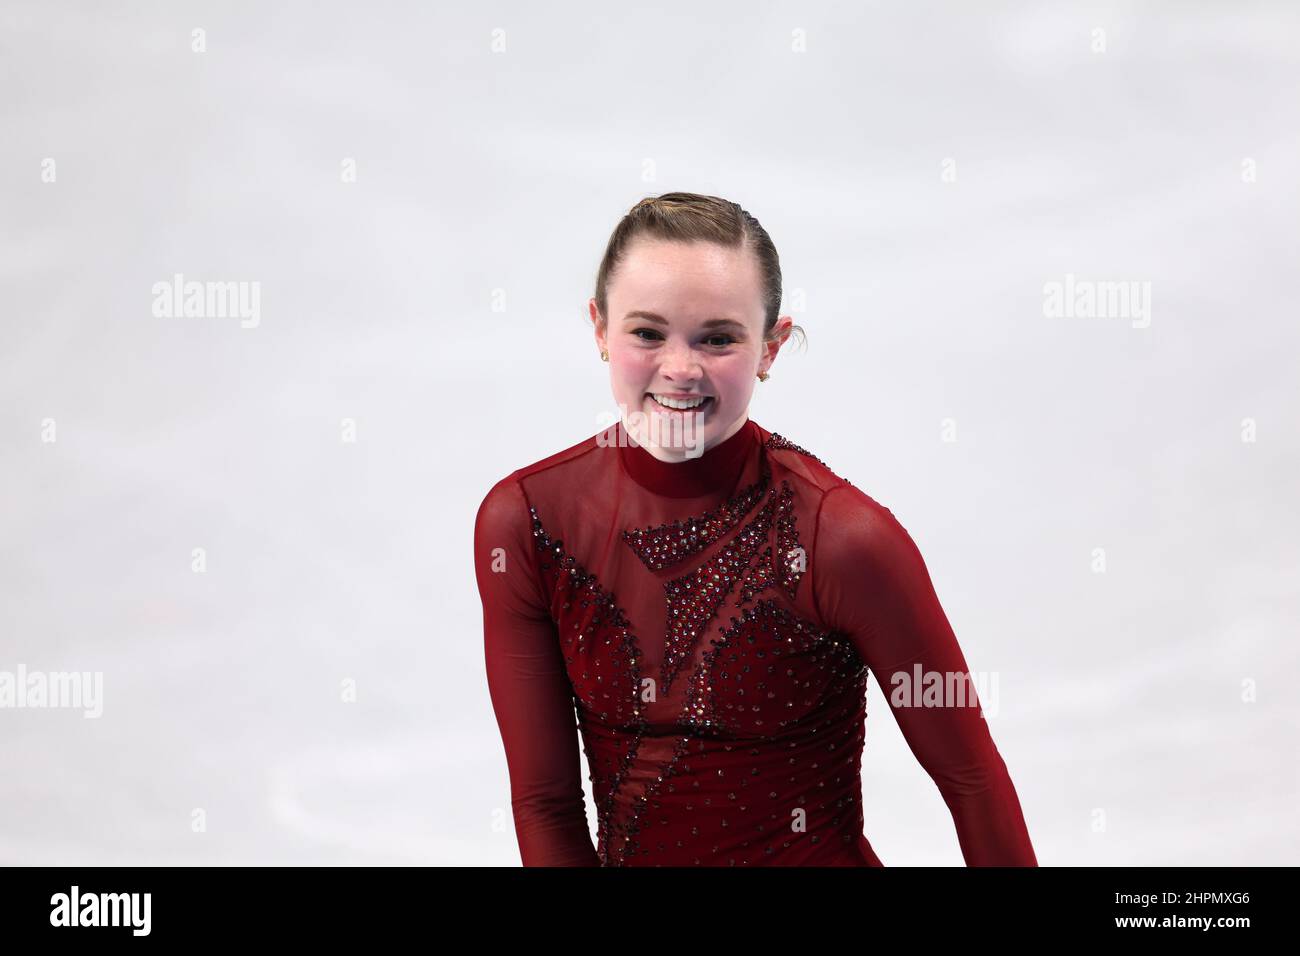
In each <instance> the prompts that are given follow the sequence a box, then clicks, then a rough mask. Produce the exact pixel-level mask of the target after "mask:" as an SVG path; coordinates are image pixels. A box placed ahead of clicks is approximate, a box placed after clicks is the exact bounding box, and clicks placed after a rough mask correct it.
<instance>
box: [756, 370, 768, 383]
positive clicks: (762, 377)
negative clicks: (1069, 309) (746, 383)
mask: <svg viewBox="0 0 1300 956" xmlns="http://www.w3.org/2000/svg"><path fill="white" fill-rule="evenodd" d="M768 378H770V376H769V375H768V374H767V373H766V372H759V373H758V380H759V381H760V382H766V381H767V380H768Z"/></svg>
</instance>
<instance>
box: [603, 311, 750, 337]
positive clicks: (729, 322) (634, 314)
mask: <svg viewBox="0 0 1300 956" xmlns="http://www.w3.org/2000/svg"><path fill="white" fill-rule="evenodd" d="M632 319H644V320H646V321H647V322H658V323H659V324H660V325H667V324H668V320H667V319H665V318H664V317H663V316H662V315H656V314H655V313H654V312H644V311H642V310H640V309H633V310H632V311H631V312H629V313H628V314H627V315H625V316H623V321H624V322H628V321H631V320H632ZM703 324H704V327H705V328H706V329H714V328H736V329H739V330H740V331H741V332H744V331H746V329H745V326H744V324H743V323H741V322H737V321H736V320H735V319H706V320H705V321H704V323H703Z"/></svg>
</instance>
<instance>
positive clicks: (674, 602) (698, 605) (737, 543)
mask: <svg viewBox="0 0 1300 956" xmlns="http://www.w3.org/2000/svg"><path fill="white" fill-rule="evenodd" d="M786 490H787V492H788V490H789V488H788V486H787V489H786ZM769 494H770V496H771V497H772V498H773V500H772V501H769V502H768V504H767V505H766V506H764V508H763V510H762V511H760V512H759V513H758V515H757V516H756V517H755V518H754V520H753V521H751V522H750V523H749V524H748V525H747V526H746V527H745V529H744V530H743V531H741V532H740V533H739V534H738V535H736V536H735V538H733V539H732V540H731V541H729V542H728V543H727V546H726V547H725V548H723V549H722V551H721V552H719V553H718V554H717V555H716V556H715V557H714V558H712V559H711V560H709V561H706V562H705V563H704V564H703V565H701V566H700V567H699V568H698V569H697V570H695V571H693V572H691V573H690V574H688V575H686V576H685V577H681V578H677V579H675V580H673V581H669V582H668V583H667V584H665V585H664V590H665V591H666V592H667V596H668V624H667V627H666V629H665V633H664V645H665V650H664V658H663V667H662V672H661V674H660V678H659V679H660V681H661V682H662V685H663V689H664V691H665V693H666V692H667V691H668V690H669V689H670V688H671V687H672V682H673V678H674V677H675V676H676V675H677V672H678V670H679V669H680V668H681V665H682V663H683V662H684V661H685V660H686V659H687V658H688V657H690V656H691V655H692V654H693V653H694V651H695V643H696V641H697V640H698V639H699V636H700V634H701V633H703V631H704V629H705V628H706V627H707V626H708V624H709V622H710V621H711V620H713V616H714V615H715V614H716V613H717V611H718V608H719V607H720V606H721V605H722V602H723V601H724V600H725V599H726V596H727V594H728V593H730V591H731V586H732V584H734V583H735V580H736V578H737V577H739V576H741V575H742V574H744V573H745V571H746V569H748V568H749V567H750V565H751V563H752V562H753V558H754V555H755V554H756V553H757V551H758V548H759V547H760V546H761V545H762V544H763V543H764V542H766V541H767V539H768V536H769V534H770V532H771V528H772V517H773V514H774V513H775V510H776V504H777V502H776V500H775V496H776V492H775V490H773V491H771V492H770V493H769Z"/></svg>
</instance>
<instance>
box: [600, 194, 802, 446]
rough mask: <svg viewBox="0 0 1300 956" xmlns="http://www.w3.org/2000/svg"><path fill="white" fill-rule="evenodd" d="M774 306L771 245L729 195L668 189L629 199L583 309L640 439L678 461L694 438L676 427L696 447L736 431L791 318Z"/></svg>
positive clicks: (777, 295) (776, 268) (776, 278)
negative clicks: (664, 422)
mask: <svg viewBox="0 0 1300 956" xmlns="http://www.w3.org/2000/svg"><path fill="white" fill-rule="evenodd" d="M780 307H781V262H780V258H779V257H778V255H777V252H776V247H775V246H774V245H773V243H772V240H771V238H770V237H769V236H768V234H767V231H766V230H764V229H763V227H762V225H760V224H759V222H758V220H756V219H754V217H752V216H750V215H749V213H747V212H745V211H744V210H743V209H741V208H740V207H739V206H737V205H736V204H735V203H731V202H727V201H726V200H724V199H718V198H716V197H713V196H697V195H693V194H691V193H667V194H665V195H663V196H659V197H657V198H653V199H644V200H642V201H641V202H639V203H637V204H636V205H635V206H634V207H632V210H631V211H630V212H629V213H628V215H627V216H626V217H625V218H624V219H623V221H622V222H621V223H619V225H618V227H617V228H616V229H615V230H614V233H613V235H612V236H611V237H610V240H609V244H608V246H607V247H606V249H605V256H604V259H603V260H602V261H601V264H600V269H599V271H598V273H597V276H596V294H595V296H593V297H592V299H591V301H590V302H589V303H588V309H589V311H590V314H591V321H592V324H593V325H594V327H595V335H596V343H597V345H598V347H599V348H600V350H601V357H602V358H605V359H606V360H607V361H609V363H610V365H611V368H610V379H611V385H612V387H613V392H614V399H615V401H616V402H617V403H618V406H619V409H620V414H621V416H622V419H623V424H624V426H625V427H626V428H627V429H628V431H629V432H630V433H631V434H632V435H633V436H634V437H635V438H636V439H637V441H638V443H639V444H641V445H642V447H644V448H646V449H648V450H649V451H650V453H651V454H653V455H654V456H655V457H657V458H660V459H662V460H664V461H680V460H682V458H684V457H689V453H690V452H691V451H693V450H697V449H693V448H685V447H682V445H683V443H682V442H681V441H678V440H677V436H679V435H683V434H690V435H692V436H696V435H698V441H699V442H700V443H702V446H703V447H708V446H710V445H716V444H718V443H719V442H722V441H725V440H726V439H727V438H729V437H731V436H732V435H734V434H735V433H736V432H737V431H738V430H739V429H740V427H741V426H742V425H743V424H744V423H745V420H746V419H747V418H748V408H749V400H750V396H751V395H752V394H753V390H754V381H755V377H756V376H757V378H758V379H759V380H765V379H766V378H767V376H768V369H769V368H771V366H772V363H773V362H774V361H775V360H776V356H777V352H778V351H779V350H780V348H781V346H782V345H783V344H784V343H785V341H786V339H787V338H788V336H789V335H790V333H791V331H793V330H794V329H797V328H798V327H797V326H794V325H793V324H792V321H791V319H790V317H789V316H778V313H779V310H780ZM611 319H612V323H611ZM798 331H799V332H800V333H801V334H802V332H803V330H802V329H798ZM655 417H668V418H670V419H679V418H692V419H694V421H693V422H691V425H693V426H694V427H690V428H686V429H683V428H681V427H678V426H677V423H676V422H669V423H668V425H669V427H667V428H665V429H661V430H660V429H655V428H654V418H655ZM663 434H667V435H669V436H672V438H671V439H670V440H669V441H664V440H663V439H662V438H661V437H660V436H661V435H663Z"/></svg>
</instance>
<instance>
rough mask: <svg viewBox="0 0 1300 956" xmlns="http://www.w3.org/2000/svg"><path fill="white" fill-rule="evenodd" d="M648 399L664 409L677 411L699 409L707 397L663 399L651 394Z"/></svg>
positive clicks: (660, 396)
mask: <svg viewBox="0 0 1300 956" xmlns="http://www.w3.org/2000/svg"><path fill="white" fill-rule="evenodd" d="M650 397H651V398H653V399H654V400H655V401H656V402H658V403H659V404H660V405H663V406H664V407H665V408H677V409H685V408H699V407H700V406H701V405H703V404H704V401H705V399H706V398H707V396H701V397H699V398H665V397H663V396H662V395H654V394H652V395H651V396H650Z"/></svg>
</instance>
